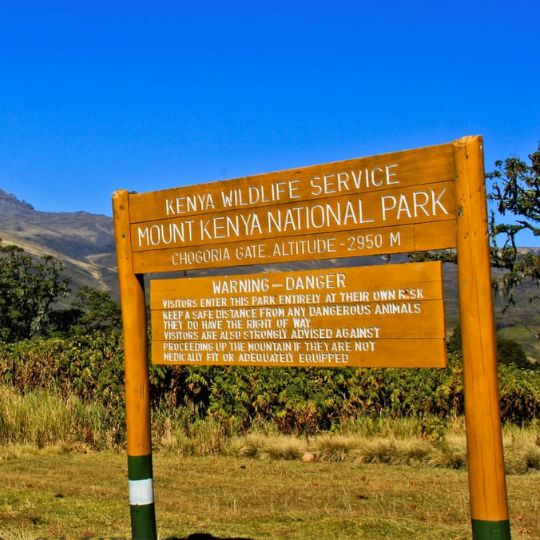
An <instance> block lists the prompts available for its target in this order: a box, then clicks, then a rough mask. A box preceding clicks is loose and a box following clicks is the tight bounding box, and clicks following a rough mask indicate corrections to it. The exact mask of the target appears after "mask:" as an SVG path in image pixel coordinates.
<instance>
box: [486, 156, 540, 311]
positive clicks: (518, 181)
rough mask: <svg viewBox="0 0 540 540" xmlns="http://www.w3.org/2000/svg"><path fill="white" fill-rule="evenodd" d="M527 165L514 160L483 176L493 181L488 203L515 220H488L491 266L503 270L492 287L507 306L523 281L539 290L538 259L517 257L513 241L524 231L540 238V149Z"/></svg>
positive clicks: (539, 268) (499, 164) (509, 159)
mask: <svg viewBox="0 0 540 540" xmlns="http://www.w3.org/2000/svg"><path fill="white" fill-rule="evenodd" d="M529 161H530V164H527V163H526V162H524V161H522V160H521V159H519V158H516V157H510V158H507V159H505V160H504V161H496V162H495V170H494V171H493V172H491V173H489V174H487V175H486V177H487V178H489V179H490V180H491V181H492V186H491V192H490V194H489V199H490V200H491V201H493V202H494V203H495V205H496V208H497V211H498V213H499V215H501V216H506V215H507V214H510V215H512V216H513V217H514V218H515V221H514V222H512V223H496V216H495V213H494V212H492V214H491V219H490V237H491V248H492V249H491V259H492V264H493V265H494V266H495V267H496V268H500V269H502V270H504V272H503V274H502V276H501V277H500V278H499V279H497V280H496V281H495V286H496V287H497V289H498V290H500V291H501V292H503V293H504V294H505V295H506V296H507V299H508V303H509V304H512V303H514V302H515V299H514V296H513V291H514V289H515V287H516V286H517V285H519V284H520V283H522V282H523V281H524V280H527V279H530V280H532V282H533V283H534V284H535V285H536V286H537V287H538V286H540V256H538V255H535V254H532V253H527V254H523V253H520V252H519V250H518V247H517V241H516V237H517V235H518V234H519V233H520V232H521V231H524V230H528V231H531V232H532V233H533V235H534V236H540V146H539V147H538V149H537V151H536V152H533V153H532V154H530V155H529ZM501 239H502V244H501V243H500V242H501ZM536 298H537V295H536V296H535V297H534V298H533V299H536ZM533 299H531V300H533Z"/></svg>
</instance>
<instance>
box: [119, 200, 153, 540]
mask: <svg viewBox="0 0 540 540" xmlns="http://www.w3.org/2000/svg"><path fill="white" fill-rule="evenodd" d="M113 209H114V222H115V234H116V246H117V247H116V250H117V258H118V276H119V281H120V296H121V300H122V323H123V327H124V356H125V360H124V362H125V393H126V424H127V449H128V479H129V482H128V483H129V502H130V512H131V531H132V537H133V538H134V539H136V540H155V539H156V538H157V529H156V517H155V509H154V493H153V481H152V443H151V436H150V393H149V380H148V359H147V338H146V303H145V296H144V283H143V277H142V275H136V274H134V273H133V269H132V260H131V253H132V250H131V238H130V227H129V197H128V192H127V191H117V192H116V193H115V194H114V196H113Z"/></svg>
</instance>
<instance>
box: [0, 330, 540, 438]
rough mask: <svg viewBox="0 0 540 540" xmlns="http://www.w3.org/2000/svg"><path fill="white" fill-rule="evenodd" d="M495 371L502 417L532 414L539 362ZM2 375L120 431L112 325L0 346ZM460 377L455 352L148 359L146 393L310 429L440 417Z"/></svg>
mask: <svg viewBox="0 0 540 540" xmlns="http://www.w3.org/2000/svg"><path fill="white" fill-rule="evenodd" d="M499 375H500V399H501V410H502V416H503V420H507V421H512V422H517V423H523V422H529V421H531V420H533V419H535V418H538V416H539V414H540V370H532V369H527V370H524V369H519V368H518V367H516V366H515V365H501V366H500V367H499ZM0 379H1V380H2V381H4V383H5V384H9V385H11V386H14V387H15V388H16V389H17V390H18V391H19V392H20V393H25V392H27V391H30V390H37V389H52V390H54V391H55V392H57V393H59V395H61V396H64V397H65V398H68V397H69V396H73V395H75V396H78V397H79V398H80V399H81V400H83V402H90V401H92V400H98V401H99V402H100V403H102V404H103V406H104V407H105V408H106V410H107V411H108V414H109V415H110V418H111V423H112V424H114V425H116V426H117V430H118V431H117V434H116V436H117V439H118V440H121V439H122V437H123V436H124V431H123V430H124V401H123V400H124V398H123V396H124V385H123V353H122V341H121V335H120V334H118V333H103V332H96V333H94V334H92V335H81V336H74V337H71V338H68V339H58V338H55V339H34V340H28V341H22V342H20V343H13V344H4V345H0ZM462 380H463V377H462V368H461V360H460V356H459V354H458V353H455V354H452V355H451V356H450V363H449V367H448V368H447V369H355V368H344V369H323V368H319V369H301V368H296V369H295V368H290V369H287V368H280V369H276V368H258V367H236V366H235V367H214V366H211V367H204V366H202V367H191V366H185V367H181V366H179V367H176V368H171V367H163V366H157V367H156V366H152V367H151V369H150V383H151V389H150V393H151V397H152V408H153V410H154V414H156V415H162V416H171V417H178V415H179V414H180V415H181V416H182V417H183V418H184V419H185V422H186V424H196V423H197V422H198V421H199V420H201V419H212V418H213V419H215V420H218V421H220V422H221V423H222V424H227V425H234V426H236V428H235V429H238V430H240V431H246V430H249V429H250V428H252V427H256V426H263V425H268V424H269V423H270V424H273V425H274V426H275V427H276V429H277V430H279V431H280V432H282V433H297V434H302V435H305V436H309V435H312V434H314V433H316V432H318V431H320V430H336V429H338V428H339V427H340V426H342V425H345V424H348V423H350V422H351V421H352V422H354V421H356V420H357V419H359V418H372V419H377V418H381V417H388V418H405V417H416V418H421V419H424V418H426V419H429V418H433V417H437V418H440V419H441V421H442V422H444V421H446V420H448V419H451V418H454V417H456V416H459V415H461V414H462V413H463V402H464V401H463V400H464V398H463V386H462ZM430 422H431V420H429V421H428V424H429V423H430ZM426 425H427V424H426ZM426 429H430V428H429V426H428V427H427V428H426Z"/></svg>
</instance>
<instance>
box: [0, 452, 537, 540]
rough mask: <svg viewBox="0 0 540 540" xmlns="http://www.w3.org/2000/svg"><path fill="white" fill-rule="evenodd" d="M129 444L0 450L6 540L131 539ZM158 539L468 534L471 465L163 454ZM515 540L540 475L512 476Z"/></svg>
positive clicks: (533, 531) (532, 517) (532, 512)
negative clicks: (102, 448)
mask: <svg viewBox="0 0 540 540" xmlns="http://www.w3.org/2000/svg"><path fill="white" fill-rule="evenodd" d="M125 462H126V457H125V455H124V454H123V453H114V452H98V453H91V452H89V453H76V452H70V453H65V452H62V451H61V450H60V449H54V448H53V449H43V450H37V449H33V448H29V447H28V448H26V447H20V446H19V447H4V448H1V449H0V486H2V487H1V488H0V537H1V538H3V539H5V540H11V539H18V540H24V539H35V538H59V537H64V538H82V537H86V538H88V537H93V538H95V537H100V538H107V537H109V538H110V537H116V538H118V537H128V536H129V507H128V503H127V486H126V484H127V482H126V467H125ZM155 477H156V479H155V489H156V512H157V519H158V527H159V532H160V536H161V538H167V537H169V538H170V537H174V538H187V537H188V536H189V535H192V534H195V533H206V534H209V535H212V537H214V538H219V539H224V538H229V539H230V538H242V539H264V538H275V539H352V538H369V539H387V538H397V539H401V538H403V539H405V538H411V539H412V538H414V539H415V540H418V539H423V538H425V539H428V538H429V539H435V538H437V539H439V538H441V539H442V538H449V539H458V538H460V539H466V538H470V528H469V515H468V490H467V474H466V471H464V470H452V469H442V468H429V467H425V466H423V467H421V466H418V467H410V466H395V465H374V464H360V463H349V462H341V463H335V462H317V461H311V462H303V461H287V460H262V459H249V458H238V457H226V456H215V457H204V458H203V457H192V458H183V457H179V456H177V455H175V454H172V453H166V452H158V453H157V454H156V455H155ZM508 487H509V500H510V513H511V520H512V530H513V538H515V539H525V538H526V539H533V538H540V474H539V473H538V472H531V473H528V474H523V475H510V476H508Z"/></svg>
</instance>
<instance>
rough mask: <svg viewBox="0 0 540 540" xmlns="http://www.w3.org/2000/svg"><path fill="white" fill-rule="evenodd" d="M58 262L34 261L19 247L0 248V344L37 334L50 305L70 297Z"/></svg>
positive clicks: (51, 258) (53, 260)
mask: <svg viewBox="0 0 540 540" xmlns="http://www.w3.org/2000/svg"><path fill="white" fill-rule="evenodd" d="M62 270H63V265H62V263H61V262H60V261H58V260H57V259H55V258H54V257H51V256H49V255H46V256H44V257H39V258H33V257H31V256H30V255H29V254H28V253H26V252H25V251H24V250H23V249H22V248H20V247H18V246H0V341H5V342H13V341H20V340H23V339H28V338H31V337H33V336H35V335H37V334H39V333H40V332H41V331H42V329H43V328H44V326H45V323H46V322H47V318H48V316H49V314H50V312H51V311H52V307H53V304H54V303H55V302H56V301H57V300H58V299H59V298H62V297H64V296H66V295H67V294H68V293H69V279H68V278H66V277H63V276H62V275H61V273H62Z"/></svg>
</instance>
